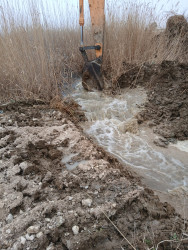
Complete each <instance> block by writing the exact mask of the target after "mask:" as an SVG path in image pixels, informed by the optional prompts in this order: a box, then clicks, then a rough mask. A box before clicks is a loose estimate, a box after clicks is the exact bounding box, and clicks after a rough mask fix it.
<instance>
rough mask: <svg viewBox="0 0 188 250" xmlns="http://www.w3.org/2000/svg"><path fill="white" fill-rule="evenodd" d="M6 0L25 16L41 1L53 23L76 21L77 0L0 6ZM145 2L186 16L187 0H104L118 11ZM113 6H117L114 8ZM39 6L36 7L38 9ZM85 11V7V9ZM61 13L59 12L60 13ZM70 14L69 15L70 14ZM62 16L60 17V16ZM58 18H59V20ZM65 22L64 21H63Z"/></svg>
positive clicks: (14, 1) (26, 0)
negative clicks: (123, 7) (124, 6)
mask: <svg viewBox="0 0 188 250" xmlns="http://www.w3.org/2000/svg"><path fill="white" fill-rule="evenodd" d="M5 2H8V3H9V6H10V8H11V9H14V12H18V11H19V12H21V14H24V15H26V16H27V9H28V6H29V5H30V4H31V3H32V2H34V3H35V5H36V6H40V5H41V3H43V7H44V8H43V9H44V10H45V16H46V17H49V19H51V20H53V22H54V23H55V24H58V23H59V25H60V24H62V19H63V20H64V22H67V23H69V24H70V23H76V22H78V5H79V0H0V6H2V7H3V6H4V4H3V3H5ZM128 2H130V3H146V4H149V5H150V6H156V10H157V14H159V15H161V14H162V15H164V16H165V15H166V14H167V13H168V12H169V11H171V10H174V11H175V13H176V14H185V16H188V0H180V1H178V0H152V1H150V0H132V1H131V0H129V1H128V0H106V5H107V4H111V3H113V10H115V9H116V10H117V11H119V10H120V9H121V5H122V4H124V3H128ZM85 5H86V6H88V0H85ZM115 6H117V7H116V8H115ZM39 9H40V7H39V8H38V10H39ZM85 10H86V11H85V12H86V13H87V8H86V9H85ZM60 13H61V14H60ZM70 15H71V16H70ZM61 17H62V18H61ZM58 18H61V20H60V19H59V20H58ZM65 24H66V23H65Z"/></svg>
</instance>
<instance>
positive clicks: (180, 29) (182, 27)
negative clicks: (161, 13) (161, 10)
mask: <svg viewBox="0 0 188 250" xmlns="http://www.w3.org/2000/svg"><path fill="white" fill-rule="evenodd" d="M187 32H188V22H187V20H186V19H185V17H184V16H182V15H175V16H171V17H169V19H168V20H167V23H166V29H165V33H166V35H167V36H168V37H169V39H174V37H176V36H180V37H182V38H184V39H186V38H188V34H187Z"/></svg>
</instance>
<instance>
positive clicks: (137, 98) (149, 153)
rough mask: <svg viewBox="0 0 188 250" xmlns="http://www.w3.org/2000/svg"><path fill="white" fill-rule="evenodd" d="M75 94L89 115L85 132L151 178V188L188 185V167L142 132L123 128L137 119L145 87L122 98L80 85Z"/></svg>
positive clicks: (161, 188) (165, 188)
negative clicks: (145, 136) (156, 148)
mask: <svg viewBox="0 0 188 250" xmlns="http://www.w3.org/2000/svg"><path fill="white" fill-rule="evenodd" d="M73 97H74V98H75V100H76V102H77V103H79V104H80V105H81V106H82V108H83V109H84V110H85V114H86V116H87V118H88V123H87V124H85V125H84V126H85V132H86V133H88V134H89V135H91V136H93V137H95V138H96V140H97V141H98V143H99V144H100V145H101V146H103V147H104V148H105V149H106V150H107V151H109V152H110V153H112V154H113V155H115V156H116V157H117V158H119V159H120V160H121V161H123V162H124V163H126V164H128V165H129V166H132V167H133V168H134V169H135V170H136V171H137V172H139V173H140V174H141V175H142V176H143V177H144V178H145V179H148V180H150V182H149V183H150V184H149V185H150V186H151V188H154V187H155V188H157V189H159V190H163V191H164V190H173V189H175V188H177V187H180V186H185V187H186V186H188V171H186V169H188V166H185V165H184V164H183V163H182V162H180V161H179V160H177V159H175V158H169V157H167V156H165V155H164V154H162V153H161V152H158V151H156V150H154V149H153V148H152V147H151V145H149V144H148V143H147V141H146V140H144V139H142V138H141V137H140V136H139V134H132V133H128V132H127V133H124V130H123V129H122V128H123V126H124V123H126V122H127V121H128V120H130V119H131V118H134V116H135V114H136V113H137V112H138V110H139V109H138V105H141V104H142V103H143V102H144V101H145V100H146V93H145V92H144V90H143V89H141V88H140V89H138V88H137V89H130V90H128V91H127V92H125V93H123V94H122V95H120V96H119V97H110V96H106V95H104V94H103V93H100V92H86V91H84V90H83V89H82V88H81V89H79V90H76V92H75V93H74V95H73ZM178 145H179V144H178ZM186 145H187V144H186ZM181 147H183V146H181ZM183 148H185V146H184V147H183Z"/></svg>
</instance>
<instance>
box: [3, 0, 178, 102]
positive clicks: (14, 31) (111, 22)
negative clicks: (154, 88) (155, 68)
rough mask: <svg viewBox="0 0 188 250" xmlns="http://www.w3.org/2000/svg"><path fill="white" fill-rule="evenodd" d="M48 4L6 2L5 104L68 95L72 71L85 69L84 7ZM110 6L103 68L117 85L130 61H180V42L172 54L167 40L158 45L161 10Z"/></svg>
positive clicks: (131, 5)
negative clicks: (80, 10)
mask: <svg viewBox="0 0 188 250" xmlns="http://www.w3.org/2000/svg"><path fill="white" fill-rule="evenodd" d="M47 2H48V1H43V0H40V1H36V0H33V1H32V0H30V1H22V2H21V1H18V2H17V5H16V6H13V5H12V1H9V0H7V1H4V0H2V3H3V4H2V6H1V7H0V101H5V100H11V99H13V100H15V99H20V98H32V99H33V98H34V99H36V98H39V99H43V100H51V99H52V98H54V97H55V96H57V95H59V94H61V92H62V91H65V87H66V88H67V86H68V84H69V83H70V80H71V79H70V78H71V75H72V73H78V72H81V70H82V67H83V60H82V58H81V55H80V53H79V50H78V47H79V45H80V30H79V26H78V8H77V7H75V8H74V6H70V5H69V4H68V1H67V4H64V5H63V7H62V5H59V6H58V7H57V5H58V3H59V1H58V0H55V1H54V2H53V3H54V4H53V5H52V4H50V6H48V8H47V7H46V6H47ZM110 2H111V4H110V5H107V8H106V28H105V50H104V63H103V69H104V71H105V72H108V76H109V79H110V80H111V81H112V82H113V81H114V80H115V79H117V77H118V76H120V75H121V74H123V72H124V71H125V70H126V69H125V68H124V67H123V63H124V62H127V63H133V64H135V63H136V64H142V63H144V62H146V61H148V62H151V63H153V62H160V61H162V60H166V59H173V60H175V59H176V58H178V53H179V52H178V50H179V47H178V46H179V43H178V39H177V40H176V43H175V42H174V45H173V46H172V48H171V47H170V48H169V50H167V49H166V44H165V40H164V39H163V37H162V36H160V39H158V40H157V43H156V39H155V37H156V33H157V29H156V26H155V25H154V22H159V21H160V20H159V19H158V17H157V16H156V13H155V8H151V7H150V6H149V5H146V4H134V3H129V4H126V3H123V2H122V1H120V2H119V5H118V1H114V2H112V1H110ZM23 3H24V4H25V5H24V6H23ZM36 3H37V4H36ZM77 4H78V3H77ZM55 6H56V8H55ZM13 7H14V8H13ZM24 8H25V9H24ZM85 38H86V40H85V43H86V44H87V45H91V44H92V36H91V29H90V26H89V22H88V24H87V25H86V33H85ZM154 41H155V42H154Z"/></svg>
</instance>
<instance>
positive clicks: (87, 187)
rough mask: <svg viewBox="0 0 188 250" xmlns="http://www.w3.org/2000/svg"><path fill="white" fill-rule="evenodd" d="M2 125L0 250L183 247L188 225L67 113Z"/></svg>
mask: <svg viewBox="0 0 188 250" xmlns="http://www.w3.org/2000/svg"><path fill="white" fill-rule="evenodd" d="M36 114H37V115H36ZM0 125H1V128H0V135H1V141H0V249H41V250H43V249H48V250H53V249H54V250H55V249H70V250H74V249H80V250H83V249H87V250H88V249H132V247H131V245H130V244H132V245H133V246H134V247H135V248H137V249H147V248H152V247H153V246H155V247H156V246H157V244H158V243H159V242H160V241H161V240H169V241H165V242H163V243H161V244H160V245H159V248H158V249H160V247H161V249H175V248H176V247H177V244H178V243H175V242H174V243H173V244H172V241H179V239H181V241H182V242H181V246H180V247H179V249H186V246H187V244H188V241H187V240H186V239H185V238H184V235H187V232H186V230H187V223H186V221H183V220H182V219H181V218H180V217H179V216H177V214H176V213H175V211H174V209H173V208H172V207H171V206H170V205H168V204H167V203H161V202H160V201H159V199H158V197H157V196H155V195H154V194H153V192H152V191H150V190H148V189H146V188H144V187H142V186H141V185H140V182H139V180H138V178H137V177H136V176H134V174H132V173H131V172H130V170H128V169H127V168H123V167H122V166H121V164H120V163H119V162H118V161H117V160H116V159H115V158H113V157H111V156H110V155H108V154H107V153H105V152H104V151H103V150H102V149H101V148H99V147H97V146H96V145H94V143H93V142H92V141H91V140H90V139H89V138H86V137H85V136H84V135H83V134H82V132H81V130H80V129H79V128H78V127H76V126H75V125H74V124H73V123H72V122H71V121H69V120H67V119H65V118H63V115H62V113H60V112H59V111H56V110H53V109H51V108H49V107H48V106H45V105H35V106H32V107H31V106H30V107H28V106H27V107H23V106H22V107H20V108H19V111H15V110H14V111H6V110H4V113H3V114H1V115H0ZM118 230H119V231H118ZM183 233H185V234H183ZM182 239H183V240H182ZM127 240H128V241H129V242H128V241H127Z"/></svg>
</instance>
